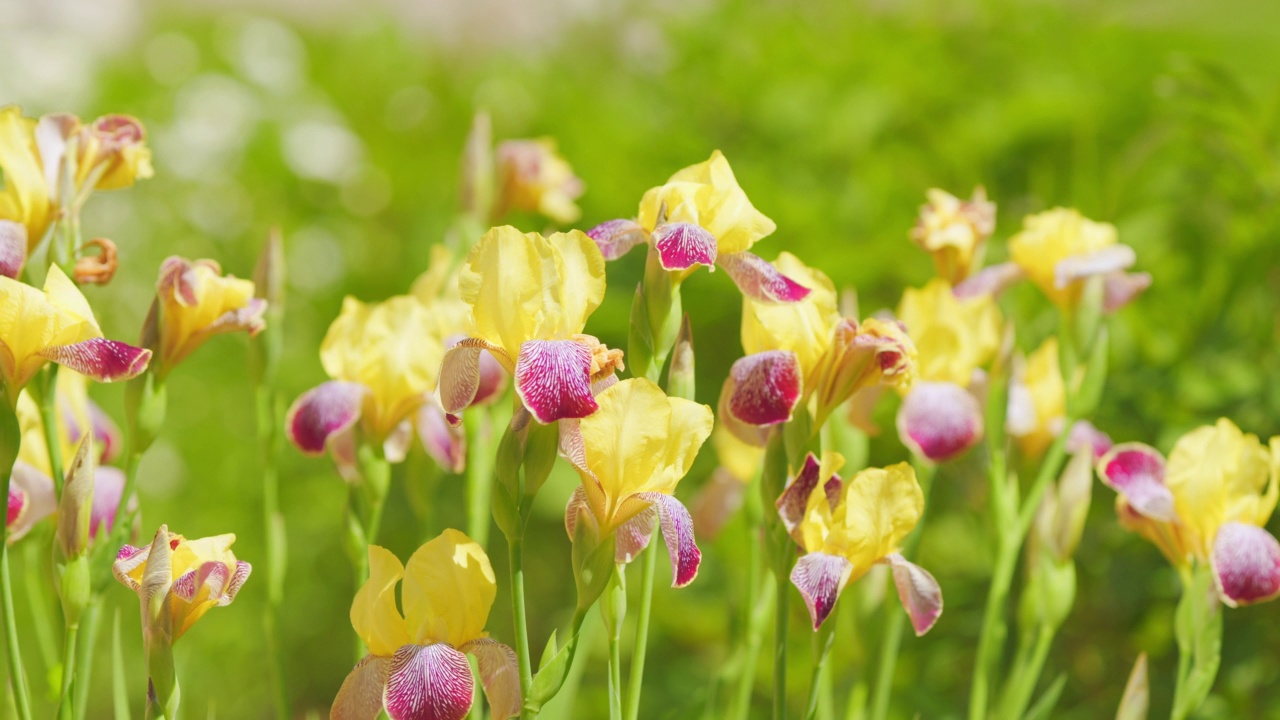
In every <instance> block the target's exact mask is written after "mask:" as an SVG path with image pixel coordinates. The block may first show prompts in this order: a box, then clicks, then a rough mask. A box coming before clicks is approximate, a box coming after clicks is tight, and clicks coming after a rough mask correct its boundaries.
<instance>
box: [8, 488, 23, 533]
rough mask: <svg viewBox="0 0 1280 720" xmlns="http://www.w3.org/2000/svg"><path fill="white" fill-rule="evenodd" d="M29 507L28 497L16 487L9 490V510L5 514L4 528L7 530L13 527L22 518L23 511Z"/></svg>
mask: <svg viewBox="0 0 1280 720" xmlns="http://www.w3.org/2000/svg"><path fill="white" fill-rule="evenodd" d="M26 505H27V496H26V495H24V494H23V493H22V491H21V490H19V489H18V488H16V487H10V488H9V508H8V512H7V513H6V514H5V518H4V526H5V527H6V528H7V527H9V526H11V525H13V523H14V521H16V520H17V519H18V518H20V517H22V509H23V508H24V507H26Z"/></svg>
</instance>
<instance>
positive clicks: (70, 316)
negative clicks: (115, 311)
mask: <svg viewBox="0 0 1280 720" xmlns="http://www.w3.org/2000/svg"><path fill="white" fill-rule="evenodd" d="M97 337H102V332H101V331H100V330H99V329H98V323H97V321H96V320H94V318H93V312H92V311H91V310H90V309H89V303H88V302H87V301H86V300H85V299H84V296H83V295H82V294H81V293H80V291H79V290H78V289H77V288H76V286H75V284H73V283H72V282H71V280H69V279H68V278H67V276H66V274H65V273H63V272H62V270H60V269H59V268H58V266H57V265H54V266H52V267H50V268H49V275H48V276H47V278H46V279H45V284H44V290H43V291H40V290H36V289H35V288H33V287H31V286H30V285H27V284H25V283H21V282H18V281H17V280H12V279H10V278H7V277H3V276H0V372H2V373H3V380H4V382H5V384H6V385H8V386H9V388H11V389H12V390H13V391H14V392H16V391H17V390H19V389H21V388H22V387H23V386H24V385H26V384H27V382H28V381H30V380H31V378H32V377H33V376H34V375H35V374H36V372H37V371H39V370H40V368H41V367H43V366H44V364H45V363H46V362H47V360H45V359H44V358H42V357H40V356H39V354H38V353H40V352H41V351H43V350H45V349H47V348H51V347H57V346H60V345H70V344H72V343H78V342H82V341H84V340H89V339H92V338H97Z"/></svg>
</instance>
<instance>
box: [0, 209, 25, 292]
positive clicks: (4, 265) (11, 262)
mask: <svg viewBox="0 0 1280 720" xmlns="http://www.w3.org/2000/svg"><path fill="white" fill-rule="evenodd" d="M26 264H27V227H26V226H25V225H23V224H22V223H16V222H13V221H12V220H0V275H3V276H5V277H7V278H13V279H14V280H17V279H18V276H19V275H21V274H22V266H23V265H26Z"/></svg>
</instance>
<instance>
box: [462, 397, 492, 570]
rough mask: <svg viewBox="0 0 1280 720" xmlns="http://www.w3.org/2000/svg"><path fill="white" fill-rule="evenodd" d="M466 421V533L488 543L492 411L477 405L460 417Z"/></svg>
mask: <svg viewBox="0 0 1280 720" xmlns="http://www.w3.org/2000/svg"><path fill="white" fill-rule="evenodd" d="M463 420H464V421H465V422H466V423H467V469H466V481H467V535H469V536H470V537H471V539H472V540H475V541H476V542H477V543H479V544H480V547H487V546H488V545H489V523H490V520H489V515H490V513H492V511H493V509H492V503H491V502H490V495H491V493H492V491H493V461H494V452H493V450H494V448H493V428H494V427H495V425H494V424H493V417H492V410H491V409H490V408H488V407H485V408H481V409H478V410H475V411H472V412H470V413H466V414H465V415H464V416H463Z"/></svg>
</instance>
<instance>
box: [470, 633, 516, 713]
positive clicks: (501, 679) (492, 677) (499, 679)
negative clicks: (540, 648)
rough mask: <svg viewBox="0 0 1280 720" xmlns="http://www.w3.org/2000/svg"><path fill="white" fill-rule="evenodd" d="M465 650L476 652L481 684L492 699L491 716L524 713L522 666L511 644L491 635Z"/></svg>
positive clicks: (487, 696)
mask: <svg viewBox="0 0 1280 720" xmlns="http://www.w3.org/2000/svg"><path fill="white" fill-rule="evenodd" d="M460 649H461V650H462V652H464V653H468V654H470V655H473V656H474V657H475V659H476V664H477V665H478V666H479V670H480V685H481V686H482V687H484V696H485V697H486V698H488V699H489V711H490V712H489V717H491V718H494V720H506V719H507V718H510V717H515V716H516V715H519V714H520V710H521V708H522V707H523V705H524V701H523V699H522V696H521V694H520V666H519V664H518V662H517V660H516V653H515V651H514V650H512V649H511V648H510V647H508V646H506V645H504V644H502V643H500V642H498V641H497V640H493V639H491V638H480V639H478V640H472V641H471V642H469V643H467V644H466V645H463V646H462V647H461V648H460Z"/></svg>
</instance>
